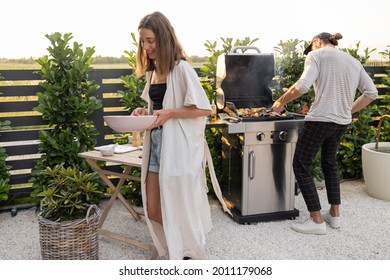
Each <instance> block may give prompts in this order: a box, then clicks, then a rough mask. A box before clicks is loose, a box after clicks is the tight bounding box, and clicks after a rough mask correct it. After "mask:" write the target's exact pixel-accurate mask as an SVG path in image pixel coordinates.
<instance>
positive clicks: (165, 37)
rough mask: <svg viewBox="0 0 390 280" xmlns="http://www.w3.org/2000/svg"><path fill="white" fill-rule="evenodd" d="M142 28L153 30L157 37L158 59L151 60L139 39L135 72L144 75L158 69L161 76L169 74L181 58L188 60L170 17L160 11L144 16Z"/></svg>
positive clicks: (137, 74) (138, 75)
mask: <svg viewBox="0 0 390 280" xmlns="http://www.w3.org/2000/svg"><path fill="white" fill-rule="evenodd" d="M141 28H145V29H148V30H151V31H152V32H153V33H154V35H155V37H156V59H155V61H154V60H151V59H150V58H149V57H148V55H147V53H146V51H145V50H144V48H143V46H142V44H141V38H140V39H139V40H138V50H137V66H136V70H135V74H136V76H137V77H140V76H143V75H144V74H145V73H146V71H153V70H156V72H157V74H158V75H159V76H167V75H168V74H169V72H171V71H172V69H173V67H174V66H175V64H176V63H177V62H178V61H179V60H187V56H186V54H185V52H184V50H183V47H182V46H181V44H180V42H179V40H178V39H177V36H176V33H175V30H174V29H173V27H172V25H171V23H170V22H169V20H168V18H167V17H166V16H164V15H163V14H162V13H160V12H154V13H152V14H149V15H146V16H145V17H143V18H142V19H141V21H140V23H139V25H138V31H139V30H140V29H141Z"/></svg>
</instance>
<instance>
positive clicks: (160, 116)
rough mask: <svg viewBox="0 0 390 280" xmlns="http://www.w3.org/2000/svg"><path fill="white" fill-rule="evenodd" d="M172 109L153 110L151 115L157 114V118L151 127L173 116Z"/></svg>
mask: <svg viewBox="0 0 390 280" xmlns="http://www.w3.org/2000/svg"><path fill="white" fill-rule="evenodd" d="M173 112H174V109H161V110H157V111H154V113H153V116H157V120H156V121H155V122H154V123H153V125H152V126H151V128H155V127H158V126H162V125H164V123H165V122H166V121H167V120H169V119H170V118H172V117H173Z"/></svg>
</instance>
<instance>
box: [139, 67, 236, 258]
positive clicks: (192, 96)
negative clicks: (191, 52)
mask: <svg viewBox="0 0 390 280" xmlns="http://www.w3.org/2000/svg"><path fill="white" fill-rule="evenodd" d="M150 77H151V73H147V84H146V87H145V89H144V91H143V94H142V96H141V97H142V98H143V99H145V100H146V101H147V102H148V104H149V112H151V110H152V109H151V108H152V107H151V100H150V99H149V87H150ZM190 105H196V106H197V108H199V109H206V110H210V103H209V101H208V99H207V96H206V94H205V92H204V90H203V88H202V86H201V85H200V83H199V77H198V76H197V74H196V72H195V70H194V69H193V68H192V67H191V65H190V64H189V63H188V62H186V61H180V62H179V64H177V65H176V66H175V68H174V69H173V71H172V72H171V73H170V74H169V75H168V77H167V89H166V93H165V97H164V101H163V108H165V109H168V108H182V107H183V106H190ZM205 125H206V120H205V117H198V118H189V119H170V120H168V121H167V122H166V123H164V128H163V131H162V146H161V160H160V173H159V180H160V195H161V208H162V209H161V210H162V218H163V227H161V225H160V224H158V223H156V222H154V221H152V220H150V219H149V218H148V213H147V206H146V205H147V203H146V200H147V198H146V191H145V190H146V184H145V182H146V175H147V171H148V162H149V153H150V131H146V132H145V137H144V143H143V157H142V159H143V160H142V174H141V182H142V201H143V207H144V211H145V219H146V222H147V225H148V228H149V230H150V234H151V237H152V239H153V242H154V245H155V247H156V249H157V251H158V254H159V256H164V255H166V254H167V253H169V258H170V259H183V257H184V256H187V257H191V258H193V259H204V258H205V243H206V241H205V235H206V233H207V232H208V231H209V230H210V229H211V226H212V224H211V215H210V206H209V203H208V198H207V191H208V188H207V182H206V175H205V166H206V162H207V163H208V166H209V168H210V173H212V175H213V176H212V181H213V186H214V189H215V193H216V194H217V196H218V197H219V199H220V201H221V204H222V206H223V208H224V210H225V211H229V210H228V209H227V207H226V204H225V202H224V201H223V199H222V195H221V191H220V189H219V185H218V182H217V180H216V178H215V173H214V172H213V166H212V161H211V156H210V151H209V149H208V145H207V143H206V141H205V136H204V131H205ZM210 165H211V166H210ZM229 212H230V211H229Z"/></svg>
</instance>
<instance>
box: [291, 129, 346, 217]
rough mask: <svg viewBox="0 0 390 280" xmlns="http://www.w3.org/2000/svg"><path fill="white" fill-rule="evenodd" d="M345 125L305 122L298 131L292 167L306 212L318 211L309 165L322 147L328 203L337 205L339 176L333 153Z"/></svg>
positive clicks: (339, 200) (318, 203)
mask: <svg viewBox="0 0 390 280" xmlns="http://www.w3.org/2000/svg"><path fill="white" fill-rule="evenodd" d="M346 129H347V125H340V124H336V123H327V122H305V124H304V125H303V127H302V129H301V130H300V131H299V137H298V141H297V145H296V149H295V154H294V161H293V168H294V174H295V178H296V180H297V183H298V186H299V188H300V189H301V192H302V195H303V198H304V200H305V203H306V206H307V210H309V212H314V211H319V210H321V203H320V199H319V197H318V193H317V188H316V186H315V184H314V179H313V177H312V175H311V165H312V163H313V161H314V158H315V156H316V155H317V153H318V152H319V150H320V149H321V166H322V171H323V172H324V176H325V186H326V194H327V196H328V202H329V204H336V205H338V204H340V203H341V199H340V179H339V173H338V168H337V161H336V152H337V149H338V147H339V145H340V140H341V137H342V135H343V133H344V132H345V130H346Z"/></svg>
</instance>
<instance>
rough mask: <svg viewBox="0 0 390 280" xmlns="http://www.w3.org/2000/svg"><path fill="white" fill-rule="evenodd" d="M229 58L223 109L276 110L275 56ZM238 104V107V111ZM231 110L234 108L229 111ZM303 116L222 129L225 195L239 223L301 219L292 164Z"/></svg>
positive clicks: (221, 88)
mask: <svg viewBox="0 0 390 280" xmlns="http://www.w3.org/2000/svg"><path fill="white" fill-rule="evenodd" d="M248 48H249V49H255V50H256V51H257V53H255V54H253V53H237V52H236V51H237V50H239V49H246V47H237V48H235V49H233V50H232V53H230V54H226V55H225V56H223V57H221V59H219V60H218V64H217V75H216V82H217V83H216V84H217V94H216V100H217V105H218V108H219V109H220V110H225V111H226V113H231V111H234V110H235V109H234V108H237V109H238V108H257V107H265V108H270V107H271V106H272V104H273V100H272V91H271V89H270V88H269V84H270V82H271V81H272V78H273V77H274V56H273V54H262V53H261V52H260V50H259V49H257V48H251V47H248ZM232 105H234V106H232ZM229 106H231V107H232V108H233V109H231V108H229ZM302 124H303V116H298V115H288V116H287V115H286V116H281V115H280V116H279V115H278V117H275V116H274V117H270V118H268V117H265V118H263V117H261V118H258V119H257V118H242V121H241V122H238V123H227V125H226V126H225V127H224V128H222V132H223V133H222V179H221V190H222V193H223V195H224V197H225V199H226V200H227V201H228V204H229V205H230V207H231V210H232V212H233V218H234V219H235V220H236V221H238V222H239V223H249V222H257V221H269V220H275V219H284V218H295V217H296V216H298V215H299V212H298V211H297V210H296V209H295V208H294V198H295V177H294V173H293V169H292V161H293V156H294V151H295V143H296V141H297V138H298V129H299V127H300V126H301V125H302Z"/></svg>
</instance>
